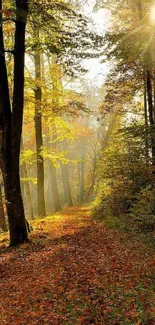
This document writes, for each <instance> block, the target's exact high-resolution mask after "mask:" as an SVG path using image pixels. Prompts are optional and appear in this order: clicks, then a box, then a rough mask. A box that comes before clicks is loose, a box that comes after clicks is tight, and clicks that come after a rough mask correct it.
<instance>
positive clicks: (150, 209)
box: [130, 185, 155, 231]
mask: <svg viewBox="0 0 155 325" xmlns="http://www.w3.org/2000/svg"><path fill="white" fill-rule="evenodd" d="M130 213H131V217H132V219H133V220H134V221H135V223H136V225H138V226H139V227H140V229H141V230H144V231H152V230H154V229H155V189H153V188H152V187H151V186H150V185H148V186H147V187H145V188H143V189H142V190H141V191H140V192H139V193H137V195H136V196H135V202H133V203H132V206H131V208H130Z"/></svg>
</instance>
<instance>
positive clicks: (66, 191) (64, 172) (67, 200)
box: [61, 139, 73, 207]
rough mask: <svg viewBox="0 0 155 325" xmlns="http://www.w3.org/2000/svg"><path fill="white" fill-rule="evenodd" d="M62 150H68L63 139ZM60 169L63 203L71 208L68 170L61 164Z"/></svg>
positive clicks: (66, 166)
mask: <svg viewBox="0 0 155 325" xmlns="http://www.w3.org/2000/svg"><path fill="white" fill-rule="evenodd" d="M62 146H63V150H65V151H66V150H68V144H67V140H66V139H64V140H63V141H62ZM61 167H62V182H63V188H64V197H65V203H67V204H68V206H71V207H72V206H73V201H72V196H71V190H70V183H69V170H68V163H67V164H61Z"/></svg>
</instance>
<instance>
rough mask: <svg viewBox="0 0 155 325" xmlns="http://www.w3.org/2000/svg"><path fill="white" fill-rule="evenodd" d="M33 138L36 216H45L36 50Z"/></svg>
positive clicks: (40, 98)
mask: <svg viewBox="0 0 155 325" xmlns="http://www.w3.org/2000/svg"><path fill="white" fill-rule="evenodd" d="M35 37H36V38H37V39H38V40H39V30H38V29H36V30H35ZM34 60H35V81H36V86H35V91H34V92H35V136H36V153H37V200H38V215H39V216H42V217H44V216H46V208H45V192H44V159H43V156H42V154H41V151H42V147H43V135H42V109H41V104H42V90H41V53H40V49H38V48H36V51H35V55H34Z"/></svg>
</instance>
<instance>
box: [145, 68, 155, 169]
mask: <svg viewBox="0 0 155 325" xmlns="http://www.w3.org/2000/svg"><path fill="white" fill-rule="evenodd" d="M146 78H147V97H148V110H149V121H150V132H151V150H152V165H153V166H155V136H154V132H155V130H154V126H155V125H154V115H153V98H152V82H151V73H150V71H147V72H146Z"/></svg>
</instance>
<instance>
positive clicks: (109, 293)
mask: <svg viewBox="0 0 155 325" xmlns="http://www.w3.org/2000/svg"><path fill="white" fill-rule="evenodd" d="M33 225H34V232H33V233H32V234H31V242H30V243H29V244H25V245H22V246H21V247H18V248H16V249H12V248H9V249H6V248H5V242H0V252H1V256H0V324H1V325H37V324H40V325H56V324H57V325H62V324H63V325H82V324H87V325H88V324H99V325H113V324H115V325H116V324H123V325H125V324H133V325H135V324H137V325H140V324H143V325H146V324H148V325H151V324H155V257H154V255H153V251H152V250H151V249H147V248H146V247H144V246H143V245H142V244H141V243H137V242H136V243H134V242H132V243H130V242H129V241H128V240H127V239H126V237H125V235H123V234H121V233H119V232H118V231H114V230H111V229H109V228H107V227H104V226H103V225H101V224H99V223H95V222H94V221H93V220H92V218H91V215H90V208H89V207H82V208H70V209H66V210H64V211H63V212H61V214H57V215H55V216H53V217H48V218H46V219H42V220H38V221H35V222H34V223H33Z"/></svg>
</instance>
